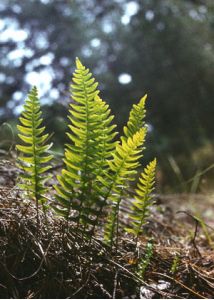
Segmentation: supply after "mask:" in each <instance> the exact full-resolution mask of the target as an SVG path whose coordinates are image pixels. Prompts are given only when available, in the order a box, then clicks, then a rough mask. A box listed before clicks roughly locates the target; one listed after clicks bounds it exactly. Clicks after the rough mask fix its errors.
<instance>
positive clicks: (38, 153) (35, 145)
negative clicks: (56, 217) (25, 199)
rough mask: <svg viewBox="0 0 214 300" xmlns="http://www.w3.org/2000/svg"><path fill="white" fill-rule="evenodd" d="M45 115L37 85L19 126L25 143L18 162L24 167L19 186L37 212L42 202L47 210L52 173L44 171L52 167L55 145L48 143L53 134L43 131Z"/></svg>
mask: <svg viewBox="0 0 214 300" xmlns="http://www.w3.org/2000/svg"><path fill="white" fill-rule="evenodd" d="M41 114H42V112H41V110H40V103H39V99H38V92H37V88H36V87H33V89H32V90H31V92H30V93H29V95H28V97H27V99H26V102H25V105H24V111H23V112H22V114H21V117H20V118H19V120H20V123H21V125H17V129H18V132H19V134H18V136H19V138H20V140H21V141H22V144H20V145H17V146H16V148H17V149H18V150H19V157H18V161H19V162H18V165H19V167H20V168H21V169H22V170H23V174H22V175H21V177H22V181H23V182H22V183H20V184H19V186H20V187H21V188H23V189H24V190H26V191H28V193H29V194H30V197H31V198H32V199H34V200H35V201H36V205H37V214H38V205H39V204H41V205H42V208H43V211H44V212H45V210H46V198H45V197H44V194H45V193H46V191H47V188H46V187H45V182H46V180H47V179H48V176H47V175H46V174H44V173H45V172H47V171H48V170H49V169H50V165H47V163H48V162H50V160H51V159H52V155H49V154H48V150H49V149H50V148H51V146H52V145H51V144H46V142H47V140H48V137H49V135H48V134H43V133H44V131H45V127H44V126H41V124H42V122H43V119H42V118H41ZM37 217H38V215H37Z"/></svg>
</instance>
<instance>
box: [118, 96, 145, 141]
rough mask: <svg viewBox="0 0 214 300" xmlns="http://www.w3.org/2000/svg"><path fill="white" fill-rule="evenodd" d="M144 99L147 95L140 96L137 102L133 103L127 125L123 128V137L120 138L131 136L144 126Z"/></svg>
mask: <svg viewBox="0 0 214 300" xmlns="http://www.w3.org/2000/svg"><path fill="white" fill-rule="evenodd" d="M146 99H147V95H145V96H144V97H142V98H141V99H140V101H139V103H138V104H134V105H133V107H132V109H131V111H130V114H129V119H128V122H127V125H126V126H124V128H123V132H124V135H125V137H122V138H128V137H131V136H133V135H134V134H135V133H136V132H137V131H138V130H140V129H141V128H142V127H144V126H145V122H144V118H145V115H146V109H145V102H146Z"/></svg>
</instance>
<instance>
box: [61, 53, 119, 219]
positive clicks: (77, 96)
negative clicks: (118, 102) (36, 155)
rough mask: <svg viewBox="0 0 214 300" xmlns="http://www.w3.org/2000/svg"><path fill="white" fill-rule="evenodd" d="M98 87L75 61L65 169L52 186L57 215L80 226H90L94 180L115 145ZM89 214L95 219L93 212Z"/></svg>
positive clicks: (106, 111)
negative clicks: (54, 191)
mask: <svg viewBox="0 0 214 300" xmlns="http://www.w3.org/2000/svg"><path fill="white" fill-rule="evenodd" d="M97 86H98V84H97V83H96V82H95V79H94V78H93V77H92V74H91V73H90V72H89V69H86V68H85V67H84V66H83V65H82V63H81V62H80V60H79V59H77V60H76V70H75V72H74V74H73V84H72V85H71V89H72V90H71V93H72V99H73V100H74V103H72V104H70V106H71V109H70V110H69V113H70V114H69V120H70V125H69V126H68V127H69V129H70V130H69V132H68V133H67V135H68V138H69V142H70V143H69V144H68V145H66V149H65V159H64V163H65V168H64V169H63V170H62V174H61V175H60V176H58V181H59V185H58V186H56V191H57V200H58V203H59V204H60V206H59V207H57V209H58V212H60V213H61V214H63V215H64V216H65V217H66V218H68V217H69V214H70V211H71V210H73V211H75V212H76V215H77V216H76V219H75V220H77V221H78V222H82V223H85V224H87V223H93V220H91V219H90V213H89V211H90V210H93V209H92V207H91V206H92V205H93V203H95V202H96V203H97V204H98V205H99V203H98V202H99V198H98V197H97V195H96V193H95V192H94V190H96V189H97V183H98V180H97V177H98V176H99V175H100V174H101V173H102V172H103V170H104V169H105V168H106V165H107V163H106V161H107V159H108V158H109V157H110V153H111V152H112V149H113V148H114V146H115V144H114V143H113V139H114V137H115V134H116V133H115V132H114V129H115V125H111V122H112V119H113V117H112V116H110V110H109V107H108V105H107V104H106V103H105V102H104V101H103V100H101V99H100V98H99V96H98V94H99V90H97ZM92 214H95V215H96V211H93V213H92Z"/></svg>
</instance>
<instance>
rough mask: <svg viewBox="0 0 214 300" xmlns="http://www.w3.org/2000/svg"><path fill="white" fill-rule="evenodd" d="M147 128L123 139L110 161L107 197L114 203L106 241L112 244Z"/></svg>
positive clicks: (109, 218)
mask: <svg viewBox="0 0 214 300" xmlns="http://www.w3.org/2000/svg"><path fill="white" fill-rule="evenodd" d="M145 135H146V129H145V128H141V129H140V130H139V131H138V132H136V133H135V134H134V135H133V136H132V137H129V138H128V139H127V141H126V140H125V139H123V140H122V143H121V144H118V145H117V146H116V150H115V152H114V153H113V159H112V160H110V161H109V167H110V170H111V172H112V174H111V175H110V174H107V177H108V178H109V179H110V182H111V183H110V185H109V187H107V194H106V196H105V197H106V199H110V200H111V203H112V211H111V213H110V215H109V217H108V221H107V224H106V226H105V232H104V241H105V242H106V243H110V244H111V245H112V243H113V238H114V234H115V229H116V227H117V225H118V212H119V205H120V201H121V197H122V194H123V192H124V191H126V188H127V187H128V184H129V182H130V181H132V180H134V178H135V175H136V173H137V171H136V168H137V167H138V166H139V159H140V158H141V157H142V145H143V143H144V141H145ZM100 180H101V182H103V185H104V186H105V185H106V180H105V178H103V179H100Z"/></svg>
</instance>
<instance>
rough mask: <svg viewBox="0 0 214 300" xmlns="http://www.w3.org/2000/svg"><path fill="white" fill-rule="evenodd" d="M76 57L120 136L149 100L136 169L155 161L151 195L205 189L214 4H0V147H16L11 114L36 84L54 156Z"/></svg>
mask: <svg viewBox="0 0 214 300" xmlns="http://www.w3.org/2000/svg"><path fill="white" fill-rule="evenodd" d="M76 56H78V57H79V58H80V59H81V61H82V62H83V63H84V64H85V65H87V66H88V67H89V68H90V69H91V71H92V72H93V73H94V75H95V77H96V79H97V80H98V81H99V83H100V85H99V88H100V90H101V95H102V98H103V99H104V100H106V101H107V102H108V103H109V104H110V106H111V109H112V112H113V114H114V115H115V121H116V122H117V123H118V125H119V126H118V128H119V130H121V129H122V127H123V125H124V123H125V122H126V120H127V117H128V112H129V110H130V108H131V106H132V104H133V103H137V102H138V101H139V99H140V98H141V97H142V96H143V95H144V94H145V93H147V94H148V101H147V123H148V127H149V134H148V138H147V150H146V151H145V157H144V162H147V161H148V160H149V159H151V158H153V157H154V156H156V157H157V159H158V162H159V170H158V174H157V177H158V190H159V191H161V192H162V191H172V190H173V191H185V192H186V191H188V192H189V191H190V192H197V191H200V192H204V191H208V190H210V189H212V186H213V180H214V171H213V170H214V169H213V163H214V102H213V101H214V99H213V98H214V84H213V79H214V1H213V0H192V1H191V0H131V1H130V0H111V1H109V0H87V1H86V0H58V1H57V0H22V1H19V0H1V1H0V84H1V88H0V149H4V150H5V151H8V150H9V149H11V147H13V145H14V144H15V139H16V138H15V136H16V131H15V125H16V122H17V116H18V115H19V113H20V112H21V109H22V105H23V101H24V99H25V97H26V94H27V93H28V91H29V89H30V87H31V86H32V85H37V87H38V88H39V91H40V96H41V102H42V105H43V107H42V108H43V111H44V119H45V122H46V126H47V128H48V130H49V132H50V133H52V132H53V133H54V134H53V137H52V139H53V141H54V142H55V147H56V149H57V151H61V150H62V145H63V144H64V143H65V142H66V138H65V134H64V132H65V130H66V122H67V117H66V115H67V107H68V103H69V101H70V96H69V83H70V81H71V75H72V72H73V71H74V64H75V57H76ZM65 120H66V121H65Z"/></svg>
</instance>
